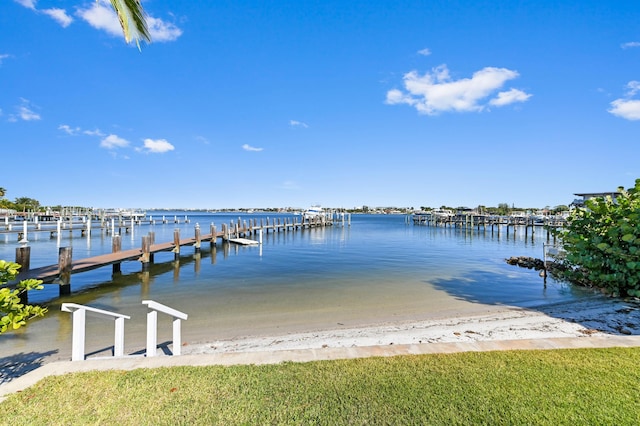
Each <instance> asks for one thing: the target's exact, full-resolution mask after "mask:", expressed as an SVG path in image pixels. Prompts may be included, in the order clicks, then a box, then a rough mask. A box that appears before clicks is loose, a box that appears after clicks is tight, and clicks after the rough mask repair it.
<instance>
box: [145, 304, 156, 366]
mask: <svg viewBox="0 0 640 426" xmlns="http://www.w3.org/2000/svg"><path fill="white" fill-rule="evenodd" d="M142 303H144V301H143V302H142ZM157 346H158V311H153V310H150V311H149V312H147V356H156V350H157Z"/></svg>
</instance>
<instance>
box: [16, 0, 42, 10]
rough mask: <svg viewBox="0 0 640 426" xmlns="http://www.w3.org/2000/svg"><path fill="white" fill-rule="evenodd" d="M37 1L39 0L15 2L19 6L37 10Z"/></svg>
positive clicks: (18, 0)
mask: <svg viewBox="0 0 640 426" xmlns="http://www.w3.org/2000/svg"><path fill="white" fill-rule="evenodd" d="M36 1H37V0H15V2H16V3H18V4H19V5H21V6H24V7H26V8H27V9H32V10H36Z"/></svg>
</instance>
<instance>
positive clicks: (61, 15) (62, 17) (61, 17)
mask: <svg viewBox="0 0 640 426" xmlns="http://www.w3.org/2000/svg"><path fill="white" fill-rule="evenodd" d="M14 1H15V2H16V3H18V4H20V5H22V6H24V7H26V8H27V9H31V10H33V11H34V12H37V13H44V14H45V15H47V16H49V17H50V18H53V19H54V20H55V21H56V22H57V23H58V24H60V25H62V27H63V28H66V27H68V26H69V25H71V23H72V22H73V18H72V17H71V16H69V15H67V11H66V10H64V9H59V8H57V7H52V8H50V9H41V10H38V9H36V4H37V0H14Z"/></svg>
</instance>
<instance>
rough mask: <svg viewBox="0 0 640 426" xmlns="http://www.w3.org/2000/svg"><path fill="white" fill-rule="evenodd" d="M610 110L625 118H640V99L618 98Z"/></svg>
mask: <svg viewBox="0 0 640 426" xmlns="http://www.w3.org/2000/svg"><path fill="white" fill-rule="evenodd" d="M608 111H609V112H610V113H611V114H613V115H617V116H618V117H621V118H624V119H625V120H632V121H635V120H640V100H630V99H616V100H615V101H613V102H611V108H610V109H609V110H608Z"/></svg>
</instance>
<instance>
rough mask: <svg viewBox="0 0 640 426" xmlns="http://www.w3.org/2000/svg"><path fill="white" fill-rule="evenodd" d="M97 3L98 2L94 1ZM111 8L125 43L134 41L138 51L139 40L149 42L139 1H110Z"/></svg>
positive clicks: (149, 38) (147, 29)
mask: <svg viewBox="0 0 640 426" xmlns="http://www.w3.org/2000/svg"><path fill="white" fill-rule="evenodd" d="M96 1H99V0H96ZM110 2H111V7H113V10H114V11H115V12H116V14H117V15H118V19H119V20H120V26H122V32H123V33H124V39H125V40H126V42H127V43H130V42H131V40H135V41H136V44H137V45H138V49H140V40H141V39H143V40H145V41H146V42H148V43H150V42H151V35H150V34H149V28H148V27H147V20H146V17H145V15H146V14H145V12H144V9H143V8H142V4H140V0H110Z"/></svg>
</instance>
